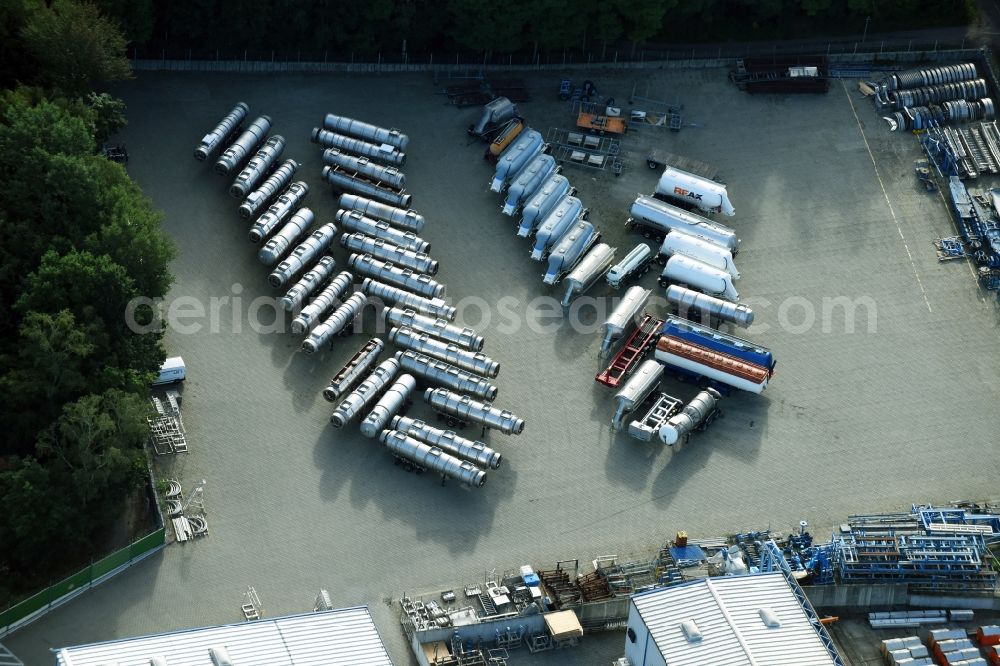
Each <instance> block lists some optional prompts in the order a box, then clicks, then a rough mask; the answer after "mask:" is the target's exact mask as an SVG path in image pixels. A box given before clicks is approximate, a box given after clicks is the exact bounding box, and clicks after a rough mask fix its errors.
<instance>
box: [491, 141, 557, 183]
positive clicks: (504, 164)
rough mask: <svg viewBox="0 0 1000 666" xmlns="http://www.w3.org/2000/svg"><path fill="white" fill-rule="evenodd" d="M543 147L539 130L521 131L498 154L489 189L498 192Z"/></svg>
mask: <svg viewBox="0 0 1000 666" xmlns="http://www.w3.org/2000/svg"><path fill="white" fill-rule="evenodd" d="M543 148H544V146H543V140H542V135H541V133H540V132H538V131H537V130H533V129H525V130H524V131H523V132H521V134H520V135H519V136H518V137H517V138H516V139H515V140H514V142H513V143H511V144H510V145H509V146H507V148H506V149H505V150H504V151H503V152H502V153H501V154H500V158H499V159H498V160H497V166H496V171H495V172H494V174H493V180H492V181H491V182H490V190H491V191H493V192H500V191H501V190H502V189H503V187H504V185H506V184H507V183H508V182H510V180H511V179H512V178H513V177H514V176H515V175H517V172H518V171H520V170H521V167H523V166H524V165H525V164H527V163H528V162H529V161H530V160H531V159H533V158H534V157H535V156H536V155H538V154H539V153H540V152H542V149H543Z"/></svg>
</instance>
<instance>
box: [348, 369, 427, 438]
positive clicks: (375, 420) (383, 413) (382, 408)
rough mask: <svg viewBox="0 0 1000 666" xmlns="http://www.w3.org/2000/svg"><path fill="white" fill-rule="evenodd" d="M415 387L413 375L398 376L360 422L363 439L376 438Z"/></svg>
mask: <svg viewBox="0 0 1000 666" xmlns="http://www.w3.org/2000/svg"><path fill="white" fill-rule="evenodd" d="M416 386H417V380H415V379H414V378H413V375H407V374H402V375H400V376H399V379H397V380H396V381H395V382H394V383H393V385H392V386H390V387H389V388H387V389H386V390H385V393H383V394H382V397H381V398H379V399H378V402H376V403H375V406H374V407H372V411H370V412H369V413H368V416H366V417H365V418H364V420H363V421H361V434H362V435H364V436H365V437H378V434H379V433H380V432H382V431H383V430H384V429H385V428H386V427H387V426H388V425H389V421H390V420H391V419H392V417H393V416H395V415H396V414H398V413H399V410H401V409H402V408H403V407H404V406H405V405H406V401H407V400H409V399H410V394H411V393H412V392H413V389H414V388H416Z"/></svg>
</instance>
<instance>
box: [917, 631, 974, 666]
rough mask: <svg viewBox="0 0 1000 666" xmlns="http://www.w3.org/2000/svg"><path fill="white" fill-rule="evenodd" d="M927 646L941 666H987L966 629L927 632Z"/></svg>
mask: <svg viewBox="0 0 1000 666" xmlns="http://www.w3.org/2000/svg"><path fill="white" fill-rule="evenodd" d="M927 646H928V647H929V648H930V649H931V652H933V653H934V660H935V661H936V662H937V663H938V664H940V665H941V666H959V665H960V666H987V664H986V660H984V659H983V658H982V655H981V654H980V653H979V648H978V647H976V645H975V644H974V643H973V642H972V641H971V640H969V638H968V635H967V634H966V632H965V630H964V629H931V630H930V631H929V632H927Z"/></svg>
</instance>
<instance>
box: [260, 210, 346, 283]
mask: <svg viewBox="0 0 1000 666" xmlns="http://www.w3.org/2000/svg"><path fill="white" fill-rule="evenodd" d="M336 235H337V227H336V226H334V224H333V223H332V222H328V223H327V224H324V225H323V226H321V227H320V228H319V229H317V230H316V231H314V232H312V233H311V234H309V236H308V237H307V238H306V239H305V240H304V241H302V242H301V243H299V244H298V245H297V246H296V247H295V249H294V250H292V251H291V252H289V253H288V256H287V257H285V259H284V260H283V261H282V262H281V263H280V264H278V266H277V268H275V269H274V271H272V272H271V274H270V275H268V276H267V281H268V283H269V284H270V285H271V286H272V287H284V286H285V284H287V283H288V281H289V280H291V279H292V278H293V277H294V276H295V275H296V274H297V273H299V271H301V270H302V269H304V268H305V267H306V266H308V265H309V264H310V263H312V261H313V260H314V259H318V258H319V257H320V256H322V255H323V253H324V252H326V249H327V248H328V247H330V243H332V242H333V237H334V236H336Z"/></svg>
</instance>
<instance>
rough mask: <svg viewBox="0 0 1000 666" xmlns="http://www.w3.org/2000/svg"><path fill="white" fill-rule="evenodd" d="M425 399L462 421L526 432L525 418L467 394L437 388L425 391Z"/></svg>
mask: <svg viewBox="0 0 1000 666" xmlns="http://www.w3.org/2000/svg"><path fill="white" fill-rule="evenodd" d="M424 400H425V401H426V402H427V403H428V404H429V405H430V406H431V407H433V408H434V409H436V410H438V411H439V412H442V413H444V414H448V415H450V416H454V417H456V418H458V419H460V420H462V421H471V422H473V423H478V424H480V425H482V426H485V427H487V428H495V429H496V430H499V431H500V432H502V433H504V434H505V435H520V434H521V433H522V432H524V419H520V418H518V417H517V416H516V415H515V414H514V413H513V412H510V411H508V410H506V409H497V408H496V407H494V406H493V405H491V404H490V403H488V402H478V401H476V400H473V399H472V398H470V397H469V396H467V395H459V394H458V393H452V392H451V391H449V390H448V389H443V388H437V389H430V388H429V389H427V390H426V391H424Z"/></svg>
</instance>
